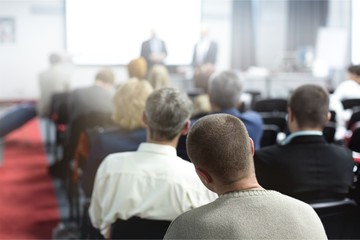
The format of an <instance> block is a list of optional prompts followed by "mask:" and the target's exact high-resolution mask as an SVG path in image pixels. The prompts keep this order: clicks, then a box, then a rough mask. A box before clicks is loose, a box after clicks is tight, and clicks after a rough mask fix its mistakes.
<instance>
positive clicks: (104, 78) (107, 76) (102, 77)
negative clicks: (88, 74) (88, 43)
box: [95, 68, 115, 84]
mask: <svg viewBox="0 0 360 240" xmlns="http://www.w3.org/2000/svg"><path fill="white" fill-rule="evenodd" d="M95 80H96V81H101V82H104V83H108V84H114V82H115V74H114V72H113V70H112V69H110V68H102V69H100V71H99V72H98V73H97V74H96V76H95Z"/></svg>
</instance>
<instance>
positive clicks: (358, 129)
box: [347, 121, 360, 152]
mask: <svg viewBox="0 0 360 240" xmlns="http://www.w3.org/2000/svg"><path fill="white" fill-rule="evenodd" d="M350 130H351V133H352V135H351V137H350V139H349V142H348V143H347V146H348V148H350V149H351V150H352V151H355V152H360V121H359V122H356V123H354V124H353V126H352V128H351V129H350Z"/></svg>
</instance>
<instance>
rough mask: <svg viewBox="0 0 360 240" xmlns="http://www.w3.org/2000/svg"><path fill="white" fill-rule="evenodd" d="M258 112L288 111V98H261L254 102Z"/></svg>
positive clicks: (255, 109)
mask: <svg viewBox="0 0 360 240" xmlns="http://www.w3.org/2000/svg"><path fill="white" fill-rule="evenodd" d="M254 111H256V112H285V113H286V112H287V99H283V98H269V99H259V100H256V101H255V103H254Z"/></svg>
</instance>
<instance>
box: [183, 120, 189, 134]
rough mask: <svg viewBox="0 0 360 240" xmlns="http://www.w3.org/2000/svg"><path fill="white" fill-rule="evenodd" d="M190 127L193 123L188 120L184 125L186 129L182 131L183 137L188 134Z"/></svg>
mask: <svg viewBox="0 0 360 240" xmlns="http://www.w3.org/2000/svg"><path fill="white" fill-rule="evenodd" d="M190 125H191V122H190V120H187V121H186V122H185V124H184V127H183V129H182V130H181V135H186V134H188V132H189V130H190Z"/></svg>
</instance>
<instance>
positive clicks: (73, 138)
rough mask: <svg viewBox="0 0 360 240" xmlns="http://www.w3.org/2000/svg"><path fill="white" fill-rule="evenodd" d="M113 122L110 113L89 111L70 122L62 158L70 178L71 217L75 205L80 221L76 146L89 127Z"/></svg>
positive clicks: (63, 165) (66, 176)
mask: <svg viewBox="0 0 360 240" xmlns="http://www.w3.org/2000/svg"><path fill="white" fill-rule="evenodd" d="M111 124H113V121H112V120H111V114H110V113H89V114H83V115H81V116H79V117H77V118H76V119H75V120H74V121H72V122H70V123H69V127H68V130H69V131H68V136H67V139H66V142H65V144H64V157H63V160H62V167H61V168H62V171H64V172H63V173H62V174H63V175H64V178H65V179H68V188H67V190H68V200H69V204H70V218H71V219H74V207H75V219H76V221H77V222H79V221H80V203H79V191H78V187H79V186H78V182H75V181H73V179H72V175H73V171H77V169H73V165H72V162H73V159H74V154H75V150H76V147H77V145H78V142H79V138H80V135H81V133H82V132H83V131H85V130H86V129H88V128H93V127H96V126H108V125H111Z"/></svg>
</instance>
